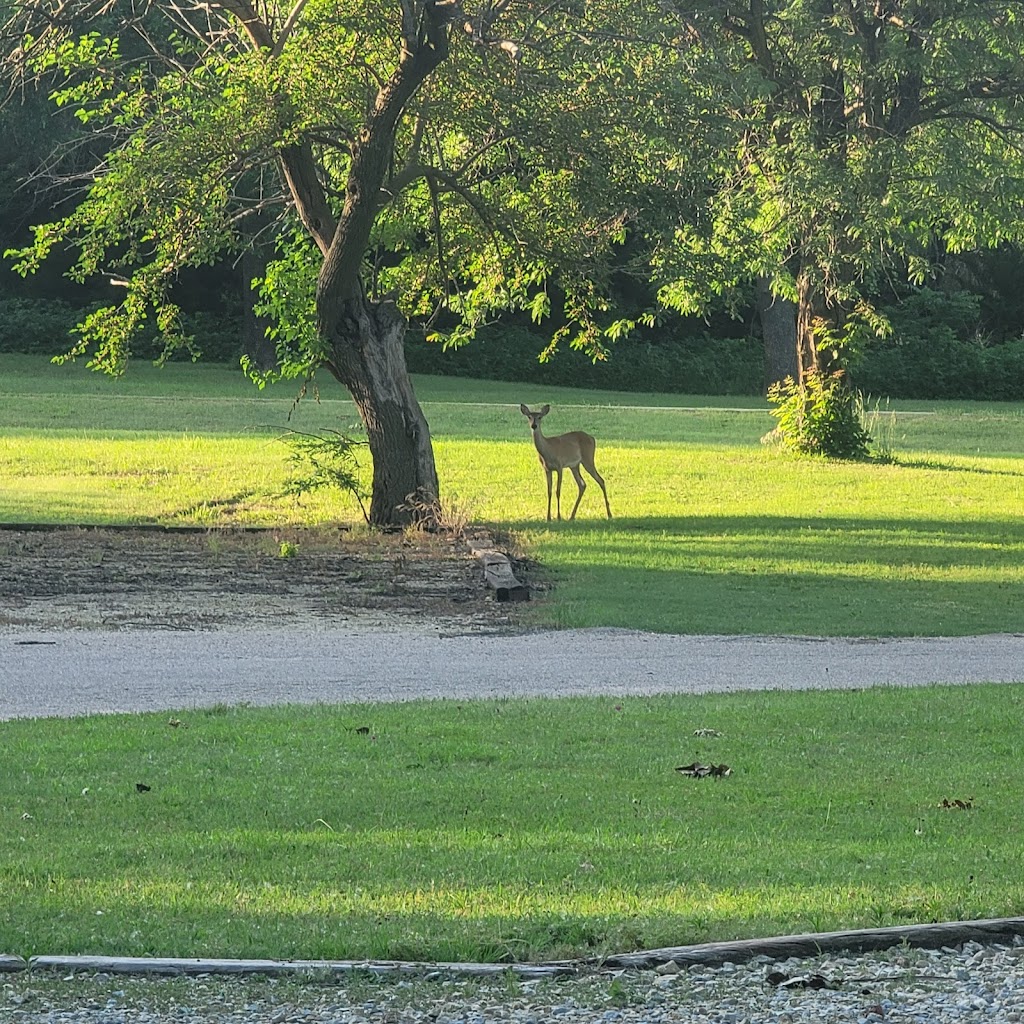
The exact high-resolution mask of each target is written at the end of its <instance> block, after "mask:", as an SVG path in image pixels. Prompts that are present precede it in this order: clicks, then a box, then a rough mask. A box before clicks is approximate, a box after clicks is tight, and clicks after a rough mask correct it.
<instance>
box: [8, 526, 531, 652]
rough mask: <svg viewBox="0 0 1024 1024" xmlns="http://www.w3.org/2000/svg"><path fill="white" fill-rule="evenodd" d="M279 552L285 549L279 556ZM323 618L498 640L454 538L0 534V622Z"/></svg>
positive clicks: (498, 625)
mask: <svg viewBox="0 0 1024 1024" xmlns="http://www.w3.org/2000/svg"><path fill="white" fill-rule="evenodd" d="M282 545H291V546H292V547H285V548H284V553H282ZM317 620H319V621H323V622H325V623H330V624H331V625H335V626H337V625H339V624H345V623H350V624H353V625H359V626H361V627H365V626H373V625H380V626H381V627H386V628H394V627H399V626H400V627H403V628H407V629H411V630H423V629H426V630H430V631H434V630H442V631H446V632H502V631H505V630H508V629H511V628H513V627H514V622H513V621H512V619H511V609H510V608H509V606H508V605H500V604H498V603H496V602H495V601H493V600H492V598H491V597H490V595H489V593H488V592H487V590H486V588H485V587H484V584H483V579H482V573H481V570H480V566H479V565H478V564H477V562H476V560H475V559H473V558H472V557H471V556H470V555H469V554H468V553H467V552H466V549H465V546H464V544H462V543H461V542H460V541H457V540H454V539H452V538H448V537H442V536H430V535H409V534H394V535H379V534H366V533H361V532H359V533H349V532H347V531H342V530H332V529H326V528H324V529H316V530H295V529H282V530H268V531H260V532H246V533H243V532H237V531H225V530H211V531H209V532H198V533H188V532H179V531H148V530H132V529H102V528H99V529H55V530H45V531H41V530H31V531H28V530H3V531H0V626H4V625H7V626H19V625H24V626H31V627H36V628H44V629H61V628H64V629H66V628H75V629H97V628H98V629H129V628H133V627H136V628H138V627H145V628H147V629H153V628H154V627H155V628H161V627H162V628H167V629H185V630H188V629H209V628H216V627H218V626H239V625H244V624H253V625H260V624H269V623H275V624H279V625H286V624H289V623H293V624H298V623H310V622H314V621H317Z"/></svg>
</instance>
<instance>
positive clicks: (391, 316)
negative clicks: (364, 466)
mask: <svg viewBox="0 0 1024 1024" xmlns="http://www.w3.org/2000/svg"><path fill="white" fill-rule="evenodd" d="M405 331H406V320H405V317H404V316H403V315H402V313H401V312H400V311H399V309H398V307H397V306H396V305H395V304H394V303H393V302H372V301H370V300H369V299H367V298H366V297H365V296H359V297H356V298H352V299H349V300H347V301H345V302H343V303H342V304H341V307H340V311H339V315H338V317H337V318H336V319H335V321H334V324H333V327H332V328H331V329H330V330H329V332H328V341H329V344H330V346H331V351H330V358H329V359H328V361H327V364H326V365H327V367H328V369H330V371H331V372H332V373H333V374H334V375H335V377H337V378H338V380H339V381H341V383H342V384H344V385H345V387H346V388H348V390H349V391H350V392H351V394H352V398H353V399H354V400H355V403H356V407H357V408H358V409H359V415H360V417H361V418H362V421H363V425H364V426H365V427H366V435H367V439H368V441H369V446H370V456H371V458H372V459H373V491H372V494H371V498H370V512H369V518H370V524H371V525H372V526H379V527H397V526H408V525H410V524H413V523H427V524H428V525H429V524H432V523H434V522H436V516H437V501H438V484H437V469H436V468H435V465H434V449H433V446H432V445H431V441H430V429H429V427H428V426H427V420H426V417H425V416H424V415H423V410H422V409H421V408H420V404H419V402H418V401H417V400H416V395H415V393H414V392H413V388H412V381H411V380H410V379H409V371H408V369H407V368H406V363H405V349H404V346H403V342H404V339H405Z"/></svg>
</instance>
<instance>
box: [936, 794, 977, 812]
mask: <svg viewBox="0 0 1024 1024" xmlns="http://www.w3.org/2000/svg"><path fill="white" fill-rule="evenodd" d="M939 806H940V807H941V808H942V809H943V810H944V811H971V810H973V809H974V797H973V796H970V797H968V798H967V799H966V800H958V799H954V800H947V799H946V798H945V797H943V799H942V803H941V804H939Z"/></svg>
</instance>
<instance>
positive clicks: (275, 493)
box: [0, 356, 1024, 635]
mask: <svg viewBox="0 0 1024 1024" xmlns="http://www.w3.org/2000/svg"><path fill="white" fill-rule="evenodd" d="M0 368H2V370H3V374H2V376H0V480H2V481H3V487H2V488H0V520H2V521H7V522H24V521H43V522H46V521H52V522H84V523H103V522H112V521H118V522H122V521H158V522H165V523H190V524H197V523H198V524H209V525H211V526H213V525H228V524H232V523H269V524H281V523H322V522H330V521H336V520H338V519H342V520H350V521H351V520H358V518H359V511H358V507H357V506H356V505H355V503H354V502H353V501H352V500H351V499H349V498H346V497H345V496H344V495H329V494H317V495H312V496H310V497H308V498H306V499H304V500H303V502H302V503H301V504H297V503H296V502H295V501H294V500H293V499H291V498H285V497H282V495H281V491H282V488H283V485H284V482H285V480H286V478H287V476H288V473H289V466H288V462H287V456H288V449H287V447H286V446H285V445H284V444H282V443H280V442H279V441H277V440H276V438H277V437H278V436H279V435H280V434H281V433H283V432H284V431H285V430H286V429H288V428H292V429H297V430H303V431H316V430H319V429H323V428H330V429H341V430H349V429H354V427H353V424H354V421H355V419H356V417H355V413H354V409H353V407H352V405H351V403H350V402H349V401H348V400H347V399H346V398H345V397H344V395H343V393H342V391H341V389H340V387H339V386H338V385H336V384H335V383H334V382H333V381H332V380H330V379H329V378H328V379H324V380H322V381H320V389H321V390H320V392H319V396H318V397H319V401H317V400H315V399H313V398H307V399H305V400H304V401H303V402H301V403H300V404H299V405H298V406H295V404H294V398H295V393H296V390H297V388H296V385H295V384H292V383H286V384H279V385H276V386H274V387H272V388H268V389H267V390H265V391H263V392H258V391H256V390H255V389H254V388H253V387H252V385H250V384H248V383H247V382H246V381H245V380H244V379H243V378H242V376H241V374H240V373H239V372H238V371H237V370H232V369H229V368H226V367H204V366H201V365H200V366H191V365H171V366H168V367H167V368H165V369H164V370H156V369H154V368H153V367H150V366H148V365H145V364H142V365H139V366H133V367H132V369H131V370H130V372H129V374H128V376H127V377H125V378H124V379H122V380H118V381H111V380H108V379H106V378H103V377H100V376H98V375H96V374H91V373H89V372H88V371H87V370H85V369H84V367H82V366H81V365H75V366H66V367H54V366H49V365H47V364H46V362H45V361H44V360H42V359H39V358H35V357H14V356H6V357H2V358H0ZM417 388H418V392H419V394H420V397H421V400H422V402H423V404H424V407H425V410H426V413H427V416H428V418H429V420H430V423H431V426H432V430H433V434H434V437H435V445H436V454H437V460H438V467H439V472H440V475H441V481H442V487H443V492H444V497H445V500H446V501H448V502H450V503H451V504H452V505H453V506H454V507H455V508H456V509H457V510H458V511H459V512H460V513H461V514H468V515H470V516H471V518H472V519H474V520H478V521H484V522H487V523H490V524H494V525H496V526H497V527H498V528H499V529H505V530H508V531H510V532H511V533H513V534H514V535H515V537H516V538H518V541H519V544H520V546H521V548H522V550H523V552H524V553H525V554H528V555H529V556H530V557H532V558H534V559H537V560H539V561H540V562H541V563H542V564H543V566H544V571H545V572H546V573H547V574H548V576H549V577H550V578H551V580H552V581H553V582H554V584H555V586H554V587H553V589H551V590H550V591H549V592H548V593H547V594H546V595H545V596H544V597H543V599H541V600H537V601H535V602H534V603H533V604H532V606H531V608H530V610H529V613H528V614H529V617H530V618H531V619H532V620H533V621H535V622H537V623H539V624H554V625H560V626H594V625H612V626H629V627H640V628H648V629H654V630H661V631H668V632H686V633H705V632H713V633H799V634H808V635H835V634H839V635H843V634H849V635H853V634H858V635H859V634H865V635H941V634H969V633H983V632H997V631H1015V630H1018V629H1020V628H1021V626H1022V623H1024V527H1022V512H1024V463H1022V461H1021V454H1022V451H1024V448H1022V439H1024V431H1022V428H1024V411H1022V407H1020V406H1017V405H1001V404H996V403H985V404H982V403H975V404H971V403H959V404H952V403H904V405H906V406H907V408H903V407H902V406H901V405H900V404H898V403H893V406H894V408H895V409H896V412H895V417H892V416H889V415H885V416H883V417H881V420H880V423H881V425H882V426H883V428H884V429H885V431H886V432H887V434H888V436H889V437H890V438H891V442H892V444H893V447H894V450H895V459H894V461H892V462H889V463H872V462H863V463H834V462H826V461H821V460H808V459H797V458H793V457H790V456H787V455H784V454H780V453H779V452H778V451H777V450H776V449H774V448H771V447H768V446H765V445H763V444H762V443H761V441H760V438H761V437H762V436H763V435H764V434H765V433H766V432H767V431H768V430H770V429H771V427H772V425H773V420H772V419H771V417H770V416H769V414H768V412H767V408H766V407H765V405H764V403H762V402H759V401H757V400H755V399H736V398H729V399H715V398H713V397H712V398H709V397H706V396H704V397H690V396H666V395H656V394H652V395H632V394H617V393H608V392H575V391H569V390H566V389H558V388H543V387H539V386H537V385H513V384H501V383H493V382H480V381H466V380H458V379H453V378H421V379H418V380H417ZM520 401H523V402H526V403H527V404H530V405H533V406H536V405H540V404H542V403H543V402H550V403H551V404H552V406H553V409H552V412H551V414H550V415H549V416H548V418H547V419H546V420H545V421H544V429H545V430H546V431H547V432H548V433H549V434H553V433H558V432H561V431H564V430H572V429H585V430H587V431H589V432H590V433H592V434H594V435H595V436H596V437H597V439H598V452H597V465H598V468H599V469H600V471H601V473H602V474H603V475H604V477H605V479H606V480H607V483H608V490H609V494H610V498H611V504H612V510H613V512H614V515H615V518H614V519H613V520H612V521H611V522H609V521H607V520H606V519H605V518H604V515H603V504H602V502H601V496H600V491H599V489H598V488H597V487H596V485H591V487H590V489H589V490H588V492H587V494H586V496H585V497H584V500H583V504H582V506H581V509H580V513H579V518H578V519H577V520H576V521H575V522H573V523H568V522H563V523H557V522H556V523H553V524H551V525H550V526H549V525H548V524H547V523H546V521H545V520H544V513H545V506H546V497H545V484H544V475H543V472H542V470H541V468H540V466H539V464H538V462H537V458H536V455H535V453H534V451H533V447H532V444H531V442H530V437H529V431H528V429H527V424H526V421H525V419H524V418H523V417H522V415H521V414H520V413H519V409H518V405H519V402H520ZM289 417H290V418H289ZM367 472H368V470H367ZM575 492H576V488H575V484H574V483H573V481H572V479H571V477H570V476H569V475H568V474H567V475H566V480H565V483H564V487H563V504H564V505H565V507H566V509H567V510H568V509H570V508H571V507H572V502H573V501H574V500H575Z"/></svg>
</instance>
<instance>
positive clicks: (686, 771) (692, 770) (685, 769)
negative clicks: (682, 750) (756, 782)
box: [676, 761, 732, 779]
mask: <svg viewBox="0 0 1024 1024" xmlns="http://www.w3.org/2000/svg"><path fill="white" fill-rule="evenodd" d="M676 771H677V772H679V774H680V775H686V776H687V777H688V778H691V779H707V778H712V779H724V778H727V777H728V776H730V775H732V768H730V767H729V765H727V764H701V763H700V762H699V761H694V762H693V764H684V765H680V766H679V767H678V768H676Z"/></svg>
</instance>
